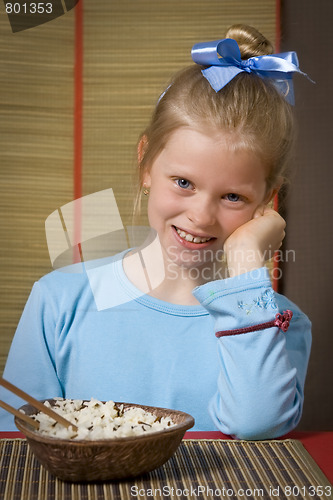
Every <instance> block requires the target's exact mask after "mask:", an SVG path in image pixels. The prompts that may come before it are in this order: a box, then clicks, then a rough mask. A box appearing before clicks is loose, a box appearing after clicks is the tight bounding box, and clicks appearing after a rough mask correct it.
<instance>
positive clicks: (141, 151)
mask: <svg viewBox="0 0 333 500" xmlns="http://www.w3.org/2000/svg"><path fill="white" fill-rule="evenodd" d="M147 146H148V139H147V136H146V135H143V136H142V137H141V139H140V141H139V144H138V149H137V153H138V162H139V166H140V165H141V162H142V160H143V158H144V156H145V154H146V150H147Z"/></svg>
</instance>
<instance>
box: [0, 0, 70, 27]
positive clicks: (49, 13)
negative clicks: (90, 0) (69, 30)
mask: <svg viewBox="0 0 333 500" xmlns="http://www.w3.org/2000/svg"><path fill="white" fill-rule="evenodd" d="M3 2H4V4H5V12H6V14H7V16H8V20H9V23H10V26H11V28H12V32H13V33H17V32H18V31H24V30H28V29H30V28H36V27H37V26H40V25H41V24H45V23H48V22H49V21H53V19H56V18H57V17H60V16H63V15H64V14H66V13H67V12H69V11H70V10H72V9H73V8H74V7H75V5H77V4H78V3H79V0H48V1H46V2H38V1H29V0H26V1H24V0H16V1H15V0H3Z"/></svg>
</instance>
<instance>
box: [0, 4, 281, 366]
mask: <svg viewBox="0 0 333 500" xmlns="http://www.w3.org/2000/svg"><path fill="white" fill-rule="evenodd" d="M80 1H81V2H83V12H84V17H83V34H84V40H83V42H84V43H83V88H84V96H83V105H82V112H83V148H82V155H83V162H82V188H83V189H82V191H83V195H84V194H90V193H94V192H97V191H100V190H103V189H105V188H109V187H112V188H113V190H114V193H115V196H116V200H117V203H118V206H119V209H120V213H121V216H122V219H123V223H124V225H129V224H131V222H132V208H133V206H132V193H134V184H135V176H134V174H135V155H136V142H137V138H138V135H139V134H140V132H141V131H142V130H143V129H144V128H145V125H146V122H147V119H148V117H149V115H150V113H151V110H152V109H153V106H154V103H155V102H156V99H157V98H158V96H159V95H160V93H161V92H162V90H163V88H164V85H165V83H166V82H167V81H168V79H169V77H170V75H171V74H172V73H173V72H174V71H175V70H178V69H179V68H181V67H183V66H184V65H187V64H190V63H191V60H190V50H191V47H192V45H193V44H194V43H195V42H198V41H205V40H213V39H216V38H221V37H222V36H223V34H224V32H225V30H226V29H227V27H228V26H229V25H231V24H233V23H237V22H244V23H248V24H251V25H254V26H256V27H257V28H258V29H259V30H261V31H262V32H263V33H264V34H265V35H266V36H267V37H268V38H270V39H271V40H273V41H274V37H275V0H252V1H251V2H250V1H248V0H243V1H241V0H200V1H198V0H182V1H179V0H159V1H158V2H156V1H153V0H140V1H133V0H112V2H111V1H110V2H105V1H102V0H80ZM74 27H75V9H73V10H71V11H70V12H69V13H67V14H65V15H63V16H61V17H59V18H57V19H55V20H53V21H51V22H49V23H46V24H44V25H41V26H39V27H36V28H33V29H30V30H26V31H22V32H19V33H15V34H13V33H12V32H11V29H10V26H9V22H8V19H7V17H6V15H5V13H4V4H3V3H2V2H1V4H0V67H1V71H0V88H1V92H0V168H1V183H0V234H1V247H0V275H1V291H0V307H1V316H0V373H1V372H2V369H3V366H4V363H5V359H6V356H7V353H8V349H9V346H10V342H11V339H12V336H13V334H14V332H15V328H16V325H17V322H18V320H19V317H20V315H21V312H22V309H23V307H24V304H25V302H26V300H27V297H28V294H29V292H30V289H31V286H32V284H33V282H34V281H35V280H36V279H38V278H39V277H40V276H42V275H43V274H45V273H46V272H48V271H50V270H51V263H50V260H49V256H48V250H47V245H46V240H45V231H44V222H45V219H46V218H47V217H48V215H49V214H50V213H51V212H53V211H54V210H56V209H57V208H58V207H60V206H62V205H63V204H66V203H68V202H70V201H71V200H72V199H73V192H74V185H73V183H74V181H73V136H74V131H75V127H76V126H77V124H75V121H74V116H73V110H74V99H75V88H74V76H73V75H74V62H75V60H74V48H75V29H74ZM141 222H142V221H141ZM143 223H145V220H144V219H143Z"/></svg>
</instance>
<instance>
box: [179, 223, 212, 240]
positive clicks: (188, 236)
mask: <svg viewBox="0 0 333 500" xmlns="http://www.w3.org/2000/svg"><path fill="white" fill-rule="evenodd" d="M176 231H177V233H178V234H179V236H180V237H181V238H183V239H184V240H186V241H190V242H192V243H206V241H209V240H210V239H211V238H200V237H199V236H193V234H189V233H185V231H182V230H181V229H178V227H176Z"/></svg>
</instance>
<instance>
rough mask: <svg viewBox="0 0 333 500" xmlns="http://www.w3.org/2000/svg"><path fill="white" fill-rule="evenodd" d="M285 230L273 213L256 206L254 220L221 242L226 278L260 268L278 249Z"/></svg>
mask: <svg viewBox="0 0 333 500" xmlns="http://www.w3.org/2000/svg"><path fill="white" fill-rule="evenodd" d="M285 227H286V223H285V221H284V219H283V218H282V217H281V216H280V215H279V214H278V213H277V212H276V211H275V210H273V209H271V208H269V207H267V206H265V207H259V208H258V209H257V210H256V212H255V213H254V216H253V219H251V220H250V221H249V222H246V223H245V224H243V225H242V226H240V227H239V228H237V229H236V230H235V231H234V232H233V233H232V234H231V235H230V236H229V237H228V238H227V239H226V241H225V243H224V252H225V254H226V257H227V264H228V270H229V275H230V276H237V275H239V274H243V273H247V272H249V271H252V270H253V269H258V268H259V267H262V266H263V265H264V263H265V261H267V260H269V259H270V258H271V257H273V255H274V252H275V251H276V250H278V249H279V248H280V247H281V245H282V241H283V238H284V237H285V232H284V229H285Z"/></svg>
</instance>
